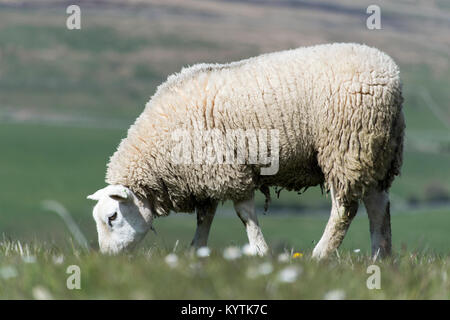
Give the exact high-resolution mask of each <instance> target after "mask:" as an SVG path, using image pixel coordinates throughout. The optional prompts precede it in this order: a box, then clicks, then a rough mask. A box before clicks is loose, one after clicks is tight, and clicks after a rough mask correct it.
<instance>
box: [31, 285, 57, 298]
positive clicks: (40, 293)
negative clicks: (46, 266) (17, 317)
mask: <svg viewBox="0 0 450 320" xmlns="http://www.w3.org/2000/svg"><path fill="white" fill-rule="evenodd" d="M32 294H33V298H34V299H36V300H52V299H53V296H52V294H51V293H50V291H48V290H47V289H46V288H44V287H41V286H37V287H34V288H33V291H32Z"/></svg>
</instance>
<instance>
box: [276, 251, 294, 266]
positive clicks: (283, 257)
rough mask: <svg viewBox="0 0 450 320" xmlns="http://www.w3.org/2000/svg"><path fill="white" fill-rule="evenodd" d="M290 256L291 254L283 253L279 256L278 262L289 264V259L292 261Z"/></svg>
mask: <svg viewBox="0 0 450 320" xmlns="http://www.w3.org/2000/svg"><path fill="white" fill-rule="evenodd" d="M290 257H291V256H290V255H289V253H286V252H284V253H281V254H280V255H279V256H278V262H282V263H283V262H289V259H290Z"/></svg>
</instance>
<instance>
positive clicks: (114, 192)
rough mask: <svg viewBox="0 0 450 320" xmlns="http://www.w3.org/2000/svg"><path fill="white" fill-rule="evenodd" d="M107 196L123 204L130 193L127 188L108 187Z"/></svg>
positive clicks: (119, 186)
mask: <svg viewBox="0 0 450 320" xmlns="http://www.w3.org/2000/svg"><path fill="white" fill-rule="evenodd" d="M107 194H108V196H109V197H110V198H112V199H114V200H117V201H121V202H123V201H127V200H129V199H130V195H131V191H130V190H129V189H128V188H127V187H124V186H121V185H114V186H108V190H107Z"/></svg>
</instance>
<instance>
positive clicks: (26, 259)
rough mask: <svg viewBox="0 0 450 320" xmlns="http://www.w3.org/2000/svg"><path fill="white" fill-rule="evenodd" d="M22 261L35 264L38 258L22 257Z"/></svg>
mask: <svg viewBox="0 0 450 320" xmlns="http://www.w3.org/2000/svg"><path fill="white" fill-rule="evenodd" d="M22 261H23V262H25V263H35V262H36V257H35V256H22Z"/></svg>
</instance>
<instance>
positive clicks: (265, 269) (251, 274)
mask: <svg viewBox="0 0 450 320" xmlns="http://www.w3.org/2000/svg"><path fill="white" fill-rule="evenodd" d="M272 271H273V266H272V264H271V263H270V262H263V263H261V264H260V265H259V266H257V267H255V266H252V267H250V268H248V269H247V277H248V278H250V279H255V278H257V277H259V276H267V275H269V274H271V273H272Z"/></svg>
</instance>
